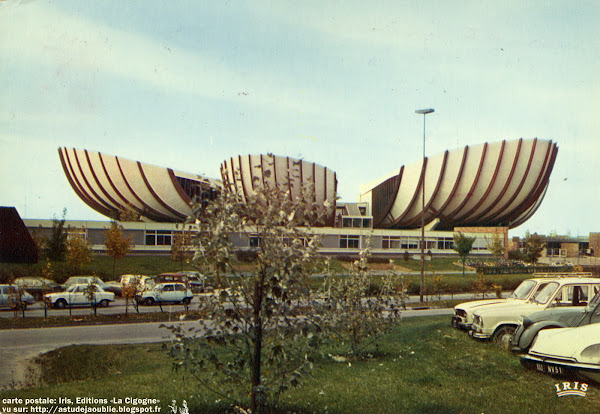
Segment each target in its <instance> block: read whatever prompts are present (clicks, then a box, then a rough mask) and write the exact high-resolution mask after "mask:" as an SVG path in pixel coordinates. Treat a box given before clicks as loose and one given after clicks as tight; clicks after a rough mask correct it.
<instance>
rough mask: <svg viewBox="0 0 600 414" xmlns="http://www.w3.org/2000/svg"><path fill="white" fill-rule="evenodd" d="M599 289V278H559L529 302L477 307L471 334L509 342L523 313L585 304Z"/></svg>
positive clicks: (524, 314) (548, 284) (479, 337)
mask: <svg viewBox="0 0 600 414" xmlns="http://www.w3.org/2000/svg"><path fill="white" fill-rule="evenodd" d="M598 291H600V279H596V278H582V277H564V278H557V279H554V280H551V281H549V282H548V283H547V284H546V286H544V287H543V288H542V289H541V290H539V292H538V293H537V294H536V295H535V297H532V298H530V299H529V300H528V301H526V302H523V301H521V302H519V303H517V302H512V303H499V304H496V305H491V306H487V307H484V308H481V309H479V310H476V311H475V312H474V315H473V325H472V326H471V331H470V332H469V334H470V335H472V336H473V337H474V338H478V339H490V338H492V339H494V340H496V341H497V342H500V343H502V344H503V345H509V344H510V341H511V340H512V336H513V334H514V332H515V330H516V328H517V326H518V325H519V323H520V321H521V319H522V317H524V316H529V315H531V314H532V313H535V312H540V311H543V310H545V309H550V308H553V307H557V306H582V307H583V306H586V305H587V303H588V301H589V300H590V299H591V298H593V297H594V295H595V294H596V293H598Z"/></svg>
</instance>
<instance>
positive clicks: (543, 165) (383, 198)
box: [364, 138, 558, 230]
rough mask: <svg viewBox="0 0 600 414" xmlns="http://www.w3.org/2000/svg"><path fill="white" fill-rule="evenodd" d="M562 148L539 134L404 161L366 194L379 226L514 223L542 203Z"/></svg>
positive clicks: (532, 211) (409, 226) (528, 215)
mask: <svg viewBox="0 0 600 414" xmlns="http://www.w3.org/2000/svg"><path fill="white" fill-rule="evenodd" d="M557 153H558V146H557V145H556V144H555V143H552V141H548V140H540V139H537V138H535V139H522V138H521V139H518V140H511V141H506V140H505V141H501V142H495V143H491V144H489V143H485V144H481V145H476V146H473V147H469V146H466V147H464V148H462V149H456V150H453V151H445V152H444V153H442V154H439V155H437V156H433V157H431V158H425V159H424V160H423V161H420V162H418V163H415V164H411V165H408V166H402V167H400V169H399V171H398V173H397V174H395V175H393V176H392V177H391V178H388V179H386V180H384V181H383V182H381V183H380V184H378V185H377V186H375V187H374V188H372V189H371V190H370V191H368V192H367V194H365V196H364V197H366V198H367V199H369V196H370V201H371V206H372V213H373V226H374V227H376V228H417V227H420V225H421V220H423V221H424V222H425V224H427V223H430V222H431V221H433V220H435V219H439V223H438V224H437V226H436V228H438V229H440V230H444V229H452V228H453V227H455V226H467V227H475V226H508V227H510V228H513V227H517V226H519V225H521V224H522V223H524V222H525V221H526V220H527V219H529V217H531V216H532V215H533V213H534V212H535V211H536V210H537V208H538V207H539V205H540V203H541V201H542V199H543V197H544V194H545V192H546V188H547V187H548V182H549V178H550V173H551V172H552V167H553V166H554V161H555V160H556V155H557ZM423 185H424V187H425V190H424V191H425V203H424V206H425V208H423V201H422V200H423ZM423 211H425V215H424V216H423V217H422V214H423Z"/></svg>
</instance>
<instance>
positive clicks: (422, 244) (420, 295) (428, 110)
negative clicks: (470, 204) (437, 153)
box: [415, 108, 435, 302]
mask: <svg viewBox="0 0 600 414" xmlns="http://www.w3.org/2000/svg"><path fill="white" fill-rule="evenodd" d="M432 112H435V110H434V109H433V108H427V109H417V110H416V111H415V113H416V114H422V115H423V174H421V175H422V178H421V179H422V182H421V194H422V198H421V288H420V289H419V297H420V301H421V302H423V292H424V290H425V288H424V286H425V115H427V114H430V113H432Z"/></svg>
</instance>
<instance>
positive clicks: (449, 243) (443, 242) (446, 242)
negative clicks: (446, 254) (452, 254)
mask: <svg viewBox="0 0 600 414" xmlns="http://www.w3.org/2000/svg"><path fill="white" fill-rule="evenodd" d="M452 247H454V239H452V238H450V237H440V238H439V239H438V249H443V250H452Z"/></svg>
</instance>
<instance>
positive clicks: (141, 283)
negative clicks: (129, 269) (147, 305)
mask: <svg viewBox="0 0 600 414" xmlns="http://www.w3.org/2000/svg"><path fill="white" fill-rule="evenodd" d="M136 281H137V284H138V285H137V290H138V291H144V290H148V289H151V288H152V287H153V286H154V284H155V283H154V279H153V278H151V277H150V276H144V275H122V276H121V278H120V279H119V280H118V281H116V280H112V281H109V282H106V285H108V286H109V290H110V291H111V292H115V293H117V291H118V293H117V294H118V295H120V296H123V294H122V293H123V289H124V288H125V287H127V286H128V285H131V284H133V283H135V282H136Z"/></svg>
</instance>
